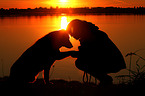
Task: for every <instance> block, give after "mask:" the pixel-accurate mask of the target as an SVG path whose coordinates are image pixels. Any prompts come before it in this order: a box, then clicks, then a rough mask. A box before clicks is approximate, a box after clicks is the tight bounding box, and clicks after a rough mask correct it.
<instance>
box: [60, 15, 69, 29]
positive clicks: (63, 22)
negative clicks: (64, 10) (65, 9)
mask: <svg viewBox="0 0 145 96" xmlns="http://www.w3.org/2000/svg"><path fill="white" fill-rule="evenodd" d="M67 25H68V22H67V17H66V16H63V17H61V29H64V30H66V27H67Z"/></svg>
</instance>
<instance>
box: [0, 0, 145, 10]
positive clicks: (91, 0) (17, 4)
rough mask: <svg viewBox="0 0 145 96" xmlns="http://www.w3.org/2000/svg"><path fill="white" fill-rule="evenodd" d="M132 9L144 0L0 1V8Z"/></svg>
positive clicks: (142, 4)
mask: <svg viewBox="0 0 145 96" xmlns="http://www.w3.org/2000/svg"><path fill="white" fill-rule="evenodd" d="M50 6H52V7H56V6H58V7H106V6H114V7H134V6H136V7H137V6H144V7H145V0H0V8H36V7H47V8H49V7H50Z"/></svg>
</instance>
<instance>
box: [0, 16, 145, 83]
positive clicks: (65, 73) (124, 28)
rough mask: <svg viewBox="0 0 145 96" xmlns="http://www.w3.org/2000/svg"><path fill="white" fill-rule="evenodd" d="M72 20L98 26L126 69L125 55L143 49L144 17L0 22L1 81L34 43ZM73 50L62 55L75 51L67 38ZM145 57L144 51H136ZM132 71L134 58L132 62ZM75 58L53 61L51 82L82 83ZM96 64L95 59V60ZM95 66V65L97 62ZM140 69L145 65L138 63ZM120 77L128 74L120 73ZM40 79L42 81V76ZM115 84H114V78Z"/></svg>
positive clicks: (11, 19)
mask: <svg viewBox="0 0 145 96" xmlns="http://www.w3.org/2000/svg"><path fill="white" fill-rule="evenodd" d="M73 19H82V20H87V21H89V22H92V23H94V24H95V25H97V26H98V27H99V28H100V30H103V31H104V32H106V33H107V34H108V36H109V37H110V38H111V40H112V41H113V42H114V43H115V44H116V46H117V47H118V48H119V49H120V51H121V52H122V54H123V56H124V58H125V61H126V63H127V68H129V57H125V55H126V54H127V53H129V52H134V51H136V50H138V49H144V48H145V27H144V25H145V16H144V15H75V16H64V15H63V16H30V17H27V16H25V17H1V18H0V77H3V76H8V75H9V70H10V67H11V66H12V64H13V63H14V62H15V61H16V60H17V59H18V57H19V56H20V55H21V54H22V53H23V52H24V51H25V50H26V49H27V48H29V47H30V46H31V45H32V44H33V43H35V41H36V40H38V39H39V38H41V37H42V36H44V35H46V34H48V33H49V32H51V31H55V30H59V29H65V28H66V25H67V24H68V23H69V22H70V21H71V20H73ZM70 40H71V42H72V44H73V46H74V47H73V48H72V49H67V48H61V49H60V50H61V51H68V50H78V46H79V41H77V40H75V39H73V38H70ZM137 54H139V55H140V56H142V57H145V50H141V51H139V52H138V53H137ZM132 59H133V60H132V67H131V68H132V69H133V70H135V61H136V60H137V57H135V56H134V57H133V58H132ZM75 60H76V59H75V58H71V57H68V58H66V59H63V60H61V61H56V62H55V63H54V67H52V68H51V73H50V79H65V80H79V81H82V75H83V72H82V71H79V70H78V69H77V68H76V67H75ZM96 60H97V58H96ZM96 63H97V61H96ZM139 64H140V65H141V66H143V65H144V64H145V62H144V61H143V60H142V61H141V60H140V61H139ZM119 74H128V71H126V70H122V71H121V72H119V73H117V74H110V75H112V76H113V77H114V76H117V75H119ZM39 77H42V76H41V75H40V76H39ZM114 80H115V82H117V80H116V79H115V78H114Z"/></svg>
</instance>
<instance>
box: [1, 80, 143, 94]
mask: <svg viewBox="0 0 145 96" xmlns="http://www.w3.org/2000/svg"><path fill="white" fill-rule="evenodd" d="M51 82H52V83H53V84H50V85H46V84H44V82H43V80H42V79H38V80H37V81H36V82H35V83H33V84H29V85H21V84H18V85H15V84H10V83H8V82H7V78H0V96H133V95H134V96H136V95H137V96H145V95H144V94H145V86H144V84H140V85H127V84H113V85H108V86H99V85H96V84H94V83H81V82H78V81H65V80H51ZM1 94H2V95H1Z"/></svg>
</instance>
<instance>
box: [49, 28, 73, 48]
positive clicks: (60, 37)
mask: <svg viewBox="0 0 145 96" xmlns="http://www.w3.org/2000/svg"><path fill="white" fill-rule="evenodd" d="M49 37H51V42H52V45H53V47H54V48H60V47H62V46H64V47H67V48H72V47H73V46H72V44H71V42H70V40H69V34H68V33H67V32H66V31H65V30H59V31H54V32H51V33H50V34H49Z"/></svg>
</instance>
